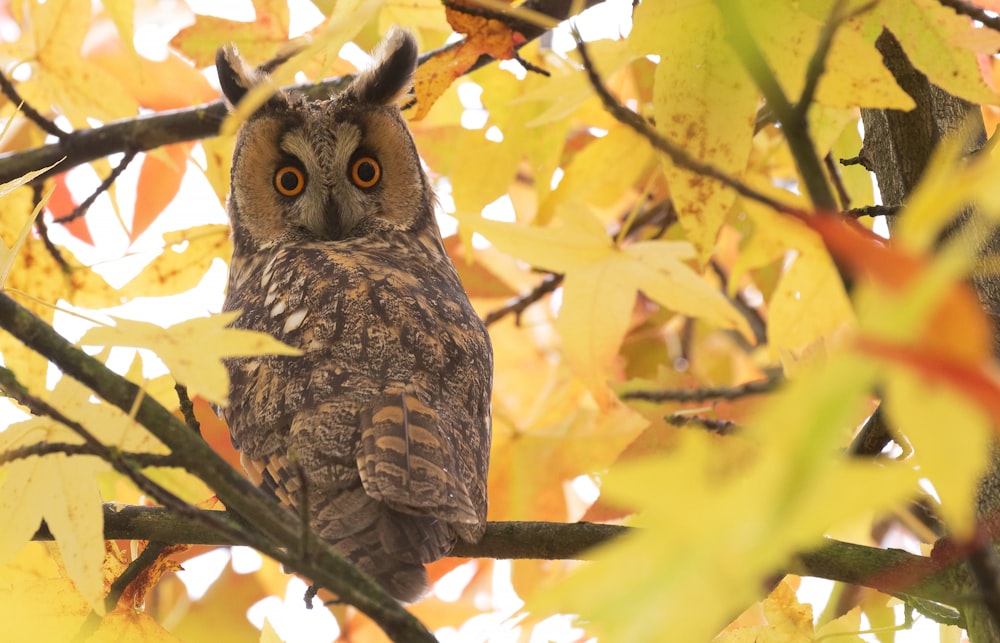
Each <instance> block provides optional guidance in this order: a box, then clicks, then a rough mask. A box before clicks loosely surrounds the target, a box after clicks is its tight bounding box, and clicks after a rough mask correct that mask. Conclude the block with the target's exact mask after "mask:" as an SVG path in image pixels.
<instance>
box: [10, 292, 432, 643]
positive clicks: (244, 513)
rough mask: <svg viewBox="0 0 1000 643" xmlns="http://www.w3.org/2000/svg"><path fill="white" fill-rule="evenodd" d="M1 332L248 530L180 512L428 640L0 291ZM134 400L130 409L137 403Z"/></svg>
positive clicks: (390, 631)
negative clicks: (150, 442)
mask: <svg viewBox="0 0 1000 643" xmlns="http://www.w3.org/2000/svg"><path fill="white" fill-rule="evenodd" d="M0 327H3V328H4V329H5V330H7V331H8V332H10V333H11V334H12V335H14V336H15V337H16V338H17V339H19V340H20V341H21V342H23V343H24V344H25V345H26V346H27V347H28V348H31V349H32V350H34V351H36V352H37V353H39V354H40V355H42V356H43V357H45V358H47V359H48V360H49V361H51V362H52V363H53V364H55V365H56V366H57V367H59V369H60V370H61V371H62V372H63V373H64V374H65V375H68V376H69V377H72V378H73V379H75V380H77V381H79V382H80V383H81V384H83V385H84V386H87V387H88V388H90V389H91V390H92V391H93V392H94V393H96V394H97V395H99V396H100V397H102V398H103V399H104V400H105V401H107V402H108V403H110V404H112V405H113V406H116V407H118V408H119V409H121V410H122V411H124V412H126V413H130V412H131V411H132V410H133V409H132V407H133V406H137V408H136V409H135V414H134V416H133V417H135V419H136V421H137V422H139V423H140V424H141V425H142V426H144V427H146V428H147V429H149V431H150V432H151V433H152V434H153V435H155V436H156V437H157V438H159V440H160V441H161V442H163V443H164V444H165V445H166V446H167V447H168V448H170V450H171V453H172V455H173V456H174V457H175V458H176V459H177V462H178V464H180V465H181V466H183V467H184V468H185V469H187V470H188V471H190V472H191V473H193V474H194V475H196V476H197V477H199V478H200V479H201V480H202V481H204V482H205V483H206V484H207V485H208V486H209V487H210V488H212V489H213V490H214V491H215V493H216V495H217V496H218V498H219V500H221V501H222V502H223V503H224V504H225V505H226V507H228V508H229V509H230V510H231V511H233V512H234V513H235V514H236V515H237V516H239V517H240V519H241V520H242V521H243V525H252V526H253V528H252V529H248V528H244V527H243V525H241V524H240V523H238V522H236V521H234V520H233V519H232V518H231V516H229V515H228V514H226V513H221V512H211V513H214V514H215V515H214V516H206V515H204V514H202V513H201V512H198V511H197V510H195V509H194V508H193V507H191V506H190V505H183V510H184V513H185V514H186V515H188V516H189V517H192V518H196V519H198V520H201V519H210V520H212V524H211V525H209V528H210V529H212V530H213V531H215V532H222V533H226V534H227V535H228V536H229V537H230V538H233V537H245V538H247V539H248V540H249V542H248V544H250V545H251V546H252V547H254V548H255V549H257V550H259V551H260V552H261V553H263V554H265V555H268V556H270V557H272V558H274V559H275V560H277V561H279V562H281V563H283V564H284V565H285V566H286V567H287V568H288V569H291V570H294V571H296V572H298V573H301V574H302V575H304V576H307V577H309V578H311V579H312V580H313V582H315V583H316V584H318V585H320V586H322V587H325V588H327V589H329V590H330V591H332V592H334V593H335V594H337V595H338V596H339V597H340V598H341V599H342V600H344V601H345V602H347V603H350V604H351V605H354V606H355V607H357V608H358V609H359V610H361V611H362V612H364V613H365V614H367V615H368V616H369V617H370V618H371V619H372V620H374V621H375V622H376V623H378V625H379V626H380V627H381V628H382V629H383V630H384V631H385V632H386V634H387V635H389V637H391V638H393V639H394V640H399V641H426V642H431V641H433V640H434V637H433V636H432V635H431V633H430V632H429V631H428V630H427V628H426V627H424V625H423V624H422V623H420V621H418V620H417V619H416V618H415V617H414V616H413V615H412V614H410V613H409V612H407V611H406V610H405V609H403V607H402V606H401V605H400V604H399V603H398V602H396V601H395V600H394V599H393V598H392V597H390V596H389V595H388V594H386V593H385V590H383V589H382V588H381V587H380V586H379V585H378V584H377V583H375V581H374V580H372V579H371V578H369V577H368V576H367V575H365V574H363V573H362V572H360V571H359V570H357V569H356V568H355V567H354V566H353V565H351V564H350V563H348V562H347V561H345V560H344V559H343V558H342V557H341V556H339V555H337V554H336V553H335V552H334V551H333V549H332V548H331V547H330V546H329V545H328V544H327V543H325V542H317V543H315V546H314V548H313V549H312V551H311V552H310V556H309V558H308V559H304V558H303V557H302V556H300V555H298V550H299V547H298V545H299V538H300V534H299V530H298V528H297V525H296V524H290V523H292V522H294V521H289V520H288V513H287V512H286V511H285V510H284V509H283V508H281V507H280V506H278V505H277V504H276V503H274V502H273V501H271V500H270V499H269V498H268V497H267V496H265V495H264V493H263V492H262V491H260V490H259V489H258V488H257V487H256V486H254V485H253V484H251V483H250V482H249V481H248V480H247V479H246V478H244V477H243V476H242V475H241V474H240V473H239V472H238V471H236V470H235V469H233V468H232V467H231V466H229V464H228V463H226V462H225V461H224V460H223V459H222V458H221V457H220V456H219V455H218V454H216V453H215V452H214V451H213V450H212V449H211V447H209V446H208V444H206V443H205V442H204V441H203V440H202V439H201V438H200V437H199V436H198V435H196V434H195V433H194V432H193V431H191V429H190V428H189V427H188V426H187V425H185V424H184V423H183V422H181V421H180V420H179V419H177V418H176V417H174V415H173V414H171V413H170V412H169V411H168V410H167V409H165V408H164V407H163V406H162V405H160V403H159V402H157V401H156V400H155V399H153V398H151V397H149V396H148V395H144V394H142V391H141V390H140V389H139V387H138V386H136V385H135V384H134V383H132V382H129V381H128V380H126V379H125V378H124V377H122V376H120V375H118V374H117V373H114V372H113V371H110V370H108V368H107V367H105V366H104V364H102V363H100V362H99V361H97V360H96V359H94V358H93V357H91V356H90V355H88V354H86V353H84V352H83V351H81V350H80V349H78V348H76V347H75V346H73V345H72V344H70V343H69V342H68V341H66V340H65V339H64V338H63V337H62V336H60V335H59V334H58V333H56V331H55V330H54V329H53V328H52V327H51V326H49V325H48V324H46V323H45V322H44V321H42V320H41V319H39V318H38V317H36V316H35V315H34V314H32V313H31V312H30V311H28V310H27V309H26V308H24V307H23V306H21V305H20V304H18V303H17V302H15V301H14V300H13V299H11V298H10V297H8V296H7V295H5V294H0ZM137 400H139V403H138V404H137V405H136V401H137ZM155 491H156V493H154V494H152V495H153V497H154V498H157V500H160V499H161V498H163V497H164V496H165V495H168V494H169V492H166V490H164V489H162V488H157V489H155Z"/></svg>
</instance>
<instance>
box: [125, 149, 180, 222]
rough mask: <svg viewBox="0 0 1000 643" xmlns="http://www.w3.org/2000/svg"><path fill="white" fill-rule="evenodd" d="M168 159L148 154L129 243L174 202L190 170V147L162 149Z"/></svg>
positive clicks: (140, 175)
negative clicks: (188, 168) (188, 167)
mask: <svg viewBox="0 0 1000 643" xmlns="http://www.w3.org/2000/svg"><path fill="white" fill-rule="evenodd" d="M160 149H161V150H162V151H163V152H164V153H165V154H166V155H167V159H163V158H162V157H159V156H156V155H154V154H147V155H146V156H145V158H143V160H142V169H141V170H140V171H139V183H138V185H137V186H136V191H135V214H134V216H133V218H132V231H131V232H130V233H129V239H130V240H131V241H135V240H136V239H138V238H139V235H141V234H142V233H143V232H145V231H146V229H148V228H149V226H150V225H152V223H153V222H154V221H156V217H158V216H160V213H161V212H163V210H164V208H166V207H167V205H168V204H169V203H170V202H171V201H173V199H174V197H175V196H176V195H177V191H178V190H179V189H180V187H181V181H182V180H183V179H184V172H185V171H186V170H187V155H188V150H190V149H191V144H190V143H177V144H175V145H166V146H164V147H162V148H160Z"/></svg>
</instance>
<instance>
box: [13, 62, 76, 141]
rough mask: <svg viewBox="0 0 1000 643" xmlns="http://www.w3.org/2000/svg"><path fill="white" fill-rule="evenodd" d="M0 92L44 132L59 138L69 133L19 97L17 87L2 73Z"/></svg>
mask: <svg viewBox="0 0 1000 643" xmlns="http://www.w3.org/2000/svg"><path fill="white" fill-rule="evenodd" d="M0 92H2V93H3V95H4V96H6V97H7V100H9V101H10V102H11V103H13V104H15V105H17V106H18V107H17V109H18V111H20V112H21V113H22V114H24V116H25V118H27V119H28V120H29V121H31V122H32V123H34V124H35V125H37V126H38V127H40V128H41V129H42V131H44V132H45V133H46V134H51V135H53V136H55V137H56V138H59V139H62V138H63V137H65V136H68V135H69V132H65V131H63V130H61V129H59V127H57V126H56V124H55V123H53V122H52V121H51V120H49V119H48V118H46V117H44V116H42V115H41V113H39V112H38V110H36V109H35V108H34V107H32V106H31V105H29V104H28V103H26V102H25V101H24V99H23V98H21V94H20V93H18V91H17V88H16V87H14V83H12V82H10V79H9V78H7V75H6V74H4V73H0Z"/></svg>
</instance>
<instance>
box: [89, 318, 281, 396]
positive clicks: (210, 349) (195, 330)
mask: <svg viewBox="0 0 1000 643" xmlns="http://www.w3.org/2000/svg"><path fill="white" fill-rule="evenodd" d="M239 315H240V313H239V311H234V312H228V313H220V314H218V315H212V316H211V317H200V318H197V319H191V320H188V321H185V322H181V323H179V324H174V325H173V326H170V327H168V328H163V327H161V326H157V325H156V324H151V323H149V322H141V321H135V320H131V319H120V318H116V317H112V319H114V320H115V325H114V326H103V327H99V328H92V329H90V330H89V331H87V332H86V334H84V336H83V337H82V338H80V342H79V343H80V344H81V345H83V346H130V347H133V348H147V349H149V350H151V351H153V352H154V353H156V354H157V356H159V358H160V359H162V360H163V363H164V364H166V366H167V369H169V370H170V373H171V374H172V375H173V376H174V379H175V380H177V381H178V382H180V383H182V384H184V385H185V386H187V387H188V391H189V392H190V394H191V396H192V397H193V396H195V395H201V396H202V397H204V398H205V399H206V400H208V401H210V402H213V403H215V404H224V403H225V401H226V396H227V395H228V394H229V374H228V373H227V372H226V368H225V366H223V364H222V361H221V360H222V359H224V358H226V357H237V356H248V355H301V351H299V350H298V349H295V348H292V347H290V346H288V345H286V344H283V343H281V342H279V341H278V340H276V339H274V338H273V337H271V336H270V335H267V334H266V333H257V332H253V331H249V330H242V329H238V328H227V325H228V324H229V323H231V322H232V321H234V320H235V319H236V318H237V317H239Z"/></svg>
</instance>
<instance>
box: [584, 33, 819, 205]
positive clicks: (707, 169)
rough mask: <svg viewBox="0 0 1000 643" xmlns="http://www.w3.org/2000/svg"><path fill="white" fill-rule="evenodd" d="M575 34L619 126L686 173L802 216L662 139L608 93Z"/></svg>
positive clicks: (593, 79) (591, 75)
mask: <svg viewBox="0 0 1000 643" xmlns="http://www.w3.org/2000/svg"><path fill="white" fill-rule="evenodd" d="M575 36H576V46H577V50H578V51H579V52H580V60H581V61H582V62H583V68H584V71H586V72H587V79H588V80H589V81H590V85H591V87H593V89H594V92H595V93H596V94H597V96H598V98H600V99H601V103H602V104H603V105H604V109H605V111H607V112H608V113H609V114H611V116H613V117H614V119H615V120H617V121H618V122H619V123H621V124H622V125H626V126H628V127H631V128H632V129H633V130H634V131H635V132H636V133H637V134H638V135H639V136H642V137H643V138H645V139H646V140H647V141H649V143H650V145H652V146H653V147H654V148H656V149H657V150H659V151H660V152H663V153H664V154H666V155H667V156H668V157H670V160H671V161H673V163H674V164H675V165H677V166H678V167H682V168H684V169H685V170H688V171H689V172H694V173H695V174H700V175H702V176H707V177H709V178H711V179H715V180H716V181H718V182H719V183H722V184H723V185H725V186H726V187H729V188H732V189H733V190H734V191H735V192H736V193H737V194H739V195H740V196H742V197H745V198H747V199H752V200H754V201H757V202H758V203H762V204H764V205H766V206H767V207H769V208H771V209H772V210H775V211H777V212H784V213H786V214H796V215H802V216H804V215H805V212H804V211H802V210H800V209H798V208H795V207H793V206H790V205H788V204H787V203H782V202H781V201H778V200H776V199H772V198H771V197H769V196H768V195H766V194H764V193H763V192H760V191H758V190H755V189H754V188H752V187H750V186H749V185H747V184H746V183H743V182H742V181H740V180H738V179H736V178H734V177H732V176H730V175H729V174H727V173H725V172H723V171H722V170H720V169H719V168H717V167H715V166H714V165H712V164H710V163H705V162H703V161H700V160H698V159H696V158H695V157H693V156H691V155H690V154H688V153H687V151H686V150H684V148H682V147H680V146H679V145H677V144H675V143H673V142H672V141H669V140H667V139H666V138H664V137H663V136H662V135H661V134H660V133H659V132H658V131H656V129H655V128H654V127H653V126H652V125H651V124H650V123H649V121H647V120H646V119H645V118H643V117H642V115H640V114H638V113H636V112H633V111H632V110H631V109H629V108H628V107H626V106H624V105H622V104H621V103H619V102H618V100H617V99H616V98H615V97H614V96H612V95H611V92H610V91H608V88H607V87H606V86H605V85H604V81H603V80H601V76H600V75H599V74H598V72H597V69H596V68H595V67H594V61H593V60H592V59H591V58H590V54H589V53H588V51H587V44H586V43H585V42H584V41H583V39H582V38H581V37H580V34H578V33H577V34H575Z"/></svg>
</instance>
